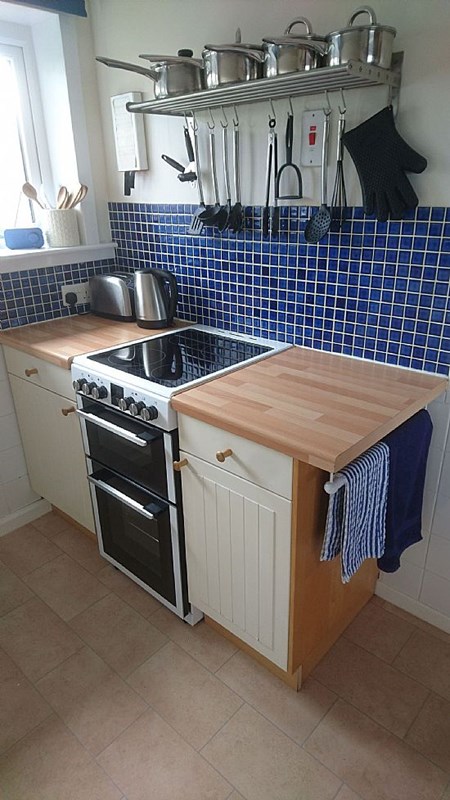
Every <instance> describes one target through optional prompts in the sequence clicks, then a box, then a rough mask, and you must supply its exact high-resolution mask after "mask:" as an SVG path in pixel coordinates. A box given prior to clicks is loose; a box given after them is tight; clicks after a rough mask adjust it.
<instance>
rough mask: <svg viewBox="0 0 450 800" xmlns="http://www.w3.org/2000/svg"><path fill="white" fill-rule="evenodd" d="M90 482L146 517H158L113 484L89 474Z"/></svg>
mask: <svg viewBox="0 0 450 800" xmlns="http://www.w3.org/2000/svg"><path fill="white" fill-rule="evenodd" d="M88 481H89V483H92V485H93V486H97V487H98V488H99V489H101V490H102V492H106V494H110V495H111V497H114V498H115V500H119V501H120V502H121V503H123V504H124V506H128V507H129V508H132V509H133V511H137V512H138V513H139V514H142V515H143V516H144V517H147V518H148V519H156V517H155V515H154V514H152V513H151V511H147V509H146V508H145V507H144V506H141V504H140V503H136V500H132V499H131V497H128V496H127V495H126V494H123V492H119V490H118V489H114V487H113V486H109V484H108V483H104V481H99V480H97V479H96V478H92V477H91V476H90V475H88Z"/></svg>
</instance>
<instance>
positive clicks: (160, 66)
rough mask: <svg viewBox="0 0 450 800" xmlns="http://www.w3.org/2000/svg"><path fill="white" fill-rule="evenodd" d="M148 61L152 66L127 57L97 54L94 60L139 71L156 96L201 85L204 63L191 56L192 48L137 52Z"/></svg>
mask: <svg viewBox="0 0 450 800" xmlns="http://www.w3.org/2000/svg"><path fill="white" fill-rule="evenodd" d="M139 58H145V59H146V60H147V61H150V62H151V68H148V67H143V66H141V65H140V64H130V63H128V62H127V61H116V60H115V59H112V58H105V57H104V56H97V61H100V62H101V63H102V64H106V66H107V67H116V68H117V69H125V70H128V71H129V72H135V73H137V74H138V75H145V77H146V78H151V80H153V81H154V82H155V88H154V92H155V98H156V99H157V100H162V99H164V98H166V97H177V96H178V95H183V94H190V93H191V92H199V91H201V90H202V89H203V88H204V82H203V63H202V62H201V61H199V60H197V59H195V58H192V50H179V51H178V55H177V56H159V55H155V56H153V55H146V54H145V55H140V56H139Z"/></svg>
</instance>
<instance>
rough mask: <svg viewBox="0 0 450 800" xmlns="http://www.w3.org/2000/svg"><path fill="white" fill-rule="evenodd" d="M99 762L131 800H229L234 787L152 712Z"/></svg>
mask: <svg viewBox="0 0 450 800" xmlns="http://www.w3.org/2000/svg"><path fill="white" fill-rule="evenodd" d="M97 760H98V763H99V764H101V766H102V767H103V768H104V769H105V770H106V772H107V773H108V774H109V775H110V776H111V777H112V779H113V781H114V782H115V783H116V784H117V786H119V787H120V789H121V790H122V792H124V793H125V795H126V796H127V798H128V800H149V798H155V800H225V798H228V796H229V794H230V791H231V789H232V787H231V786H230V785H229V784H228V783H227V782H226V781H225V780H224V779H223V778H222V777H221V776H220V775H219V774H218V773H217V772H216V771H215V770H214V769H213V768H212V767H210V765H209V764H207V763H206V761H205V760H204V759H203V758H202V757H201V756H200V755H199V754H198V753H196V752H195V751H194V750H193V749H192V747H190V746H189V745H188V744H187V743H186V742H185V741H184V740H183V739H182V738H181V736H179V735H178V734H177V733H176V732H175V731H174V730H173V728H171V727H170V726H169V725H168V724H167V723H166V722H165V721H164V720H163V719H161V717H160V716H159V715H158V714H156V712H154V711H152V710H149V711H146V712H145V714H143V715H142V716H141V717H140V718H139V719H138V720H137V721H136V722H134V723H133V724H132V725H130V727H129V728H127V730H126V731H124V733H122V734H121V736H119V737H118V738H117V739H116V740H115V741H114V742H113V743H112V744H111V745H110V746H109V747H107V748H106V750H105V751H104V752H103V753H102V754H101V755H100V756H99V757H98V759H97ZM272 800H273V798H272Z"/></svg>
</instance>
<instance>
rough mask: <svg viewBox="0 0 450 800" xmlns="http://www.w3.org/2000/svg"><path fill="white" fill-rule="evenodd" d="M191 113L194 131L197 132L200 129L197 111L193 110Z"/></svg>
mask: <svg viewBox="0 0 450 800" xmlns="http://www.w3.org/2000/svg"><path fill="white" fill-rule="evenodd" d="M191 114H192V130H193V131H194V133H196V132H197V131H198V122H197V119H196V116H195V111H191Z"/></svg>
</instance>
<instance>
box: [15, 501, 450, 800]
mask: <svg viewBox="0 0 450 800" xmlns="http://www.w3.org/2000/svg"><path fill="white" fill-rule="evenodd" d="M0 754H1V755H0V799H1V800H126V799H127V798H128V800H149V798H154V800H226V799H227V798H228V800H243V799H244V800H333V799H334V800H444V798H445V800H450V635H447V634H445V633H442V632H441V631H438V630H437V629H435V628H432V627H431V626H429V625H426V624H425V623H423V622H420V621H419V620H417V619H415V618H414V617H411V616H410V615H408V614H406V613H405V612H402V611H400V610H399V609H396V608H394V607H393V606H390V605H389V604H388V603H384V602H383V601H381V600H379V599H377V598H374V600H373V602H371V603H369V605H368V606H367V607H366V608H365V609H364V610H363V611H362V612H361V614H360V615H359V617H358V618H357V619H356V620H355V621H354V623H353V624H352V625H351V626H350V627H349V628H348V629H347V631H346V633H345V635H344V636H343V637H342V638H341V639H340V640H339V641H338V642H337V643H336V645H335V646H334V647H333V648H332V650H331V651H330V652H329V653H328V655H327V656H325V658H324V659H323V661H322V662H321V663H320V664H319V666H318V667H317V669H316V670H315V672H314V674H313V676H312V677H311V678H310V679H309V680H308V681H307V682H306V684H305V686H304V688H303V690H302V691H301V692H300V693H299V694H295V693H294V692H293V691H292V690H291V689H288V688H287V687H286V686H284V684H282V683H281V682H280V681H278V680H277V679H276V678H274V677H273V676H272V675H271V674H270V673H269V672H267V671H266V670H265V669H263V668H262V667H260V666H259V665H257V664H256V663H255V662H254V661H252V660H251V659H250V658H248V657H247V656H246V655H244V654H243V653H241V652H238V651H236V650H235V648H234V647H233V646H232V645H231V644H230V643H229V642H228V641H226V640H225V639H222V638H221V637H219V636H218V635H217V634H216V633H215V632H214V631H212V630H211V629H210V628H208V627H207V626H205V625H204V624H203V623H200V624H199V625H197V626H196V627H195V628H190V627H189V626H188V625H185V624H184V623H182V622H181V621H180V620H178V619H177V618H176V617H175V616H174V615H173V614H171V613H170V612H169V611H167V609H165V608H163V607H162V606H161V605H160V604H159V603H158V602H157V601H156V600H154V599H153V598H152V597H150V595H148V594H146V593H145V592H143V591H142V590H141V589H140V588H139V587H137V586H136V585H135V584H134V583H132V582H131V581H129V580H128V579H127V578H126V577H125V576H124V575H122V574H121V573H120V572H117V571H116V570H114V569H113V568H112V567H111V566H110V565H108V564H107V563H106V562H105V561H104V560H103V559H101V558H100V557H99V555H98V553H97V551H96V547H95V544H94V543H93V542H91V541H90V540H89V539H88V538H87V537H86V536H84V535H83V534H82V533H80V532H79V531H77V530H76V529H74V528H72V527H70V526H69V525H68V524H67V523H66V522H65V521H63V520H61V519H60V518H59V517H57V516H56V515H53V514H49V515H47V516H45V517H41V518H40V519H39V520H36V522H34V523H33V524H30V525H27V526H25V527H23V528H20V529H19V530H17V531H14V532H13V533H11V534H8V535H7V536H4V537H2V538H0Z"/></svg>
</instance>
